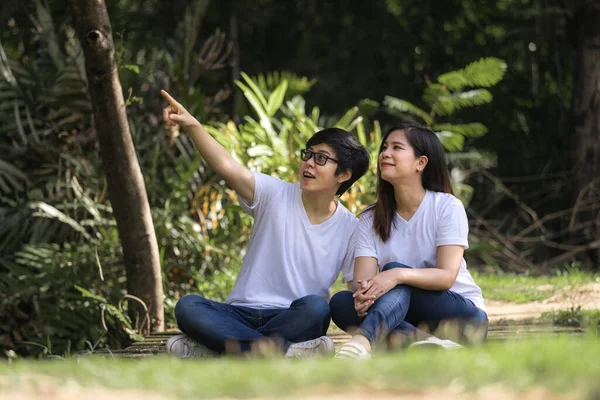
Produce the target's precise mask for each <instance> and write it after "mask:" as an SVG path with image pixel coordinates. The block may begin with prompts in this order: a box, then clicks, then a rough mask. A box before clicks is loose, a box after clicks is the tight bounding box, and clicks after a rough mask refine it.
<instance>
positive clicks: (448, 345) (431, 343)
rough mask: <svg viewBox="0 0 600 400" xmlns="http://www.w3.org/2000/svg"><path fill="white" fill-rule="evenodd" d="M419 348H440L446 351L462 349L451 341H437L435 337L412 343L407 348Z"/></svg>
mask: <svg viewBox="0 0 600 400" xmlns="http://www.w3.org/2000/svg"><path fill="white" fill-rule="evenodd" d="M421 346H425V347H442V348H444V349H448V350H453V349H462V348H464V346H461V345H460V344H458V343H455V342H453V341H452V340H446V339H439V338H436V337H435V336H429V337H428V338H427V339H425V340H419V341H418V342H414V343H413V344H411V345H410V346H408V348H409V349H410V348H415V347H421Z"/></svg>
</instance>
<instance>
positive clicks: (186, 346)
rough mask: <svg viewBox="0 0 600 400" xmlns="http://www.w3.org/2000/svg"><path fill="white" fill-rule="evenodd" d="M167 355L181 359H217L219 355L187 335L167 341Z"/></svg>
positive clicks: (177, 336)
mask: <svg viewBox="0 0 600 400" xmlns="http://www.w3.org/2000/svg"><path fill="white" fill-rule="evenodd" d="M166 346H167V353H168V354H173V355H174V356H177V357H179V358H191V357H216V356H218V355H219V354H218V353H217V352H216V351H214V350H211V349H209V348H208V347H206V346H205V345H203V344H200V343H198V342H196V341H194V340H193V339H192V338H190V337H189V336H187V335H176V336H173V337H172V338H170V339H169V340H167V344H166Z"/></svg>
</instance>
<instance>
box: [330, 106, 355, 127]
mask: <svg viewBox="0 0 600 400" xmlns="http://www.w3.org/2000/svg"><path fill="white" fill-rule="evenodd" d="M357 114H358V107H352V108H351V109H349V110H348V111H346V113H345V114H344V116H343V117H342V118H340V119H339V120H338V121H337V122H336V123H335V124H334V125H333V126H334V127H336V128H340V129H345V130H352V128H351V127H350V125H351V124H352V123H353V120H354V117H356V115H357Z"/></svg>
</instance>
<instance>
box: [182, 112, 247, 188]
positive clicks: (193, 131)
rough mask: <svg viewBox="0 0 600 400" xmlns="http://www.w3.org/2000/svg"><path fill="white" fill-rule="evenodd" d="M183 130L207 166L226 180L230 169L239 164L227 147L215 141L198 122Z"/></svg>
mask: <svg viewBox="0 0 600 400" xmlns="http://www.w3.org/2000/svg"><path fill="white" fill-rule="evenodd" d="M184 131H185V133H186V135H188V136H189V138H190V139H192V142H194V146H196V149H197V150H198V152H199V153H200V155H201V156H202V158H203V159H204V160H205V161H206V163H207V164H208V166H209V168H210V169H211V170H212V171H214V172H215V173H217V174H218V175H220V176H222V177H223V178H224V179H225V180H227V178H228V175H229V174H231V170H233V169H235V168H236V167H237V166H239V163H238V162H237V161H235V160H234V159H233V157H232V156H231V154H229V152H228V151H227V149H225V147H223V146H222V145H221V143H219V142H217V141H216V140H215V138H213V137H212V136H211V135H210V134H209V133H208V132H207V131H206V129H204V127H203V126H202V124H200V122H198V123H197V124H194V125H190V126H188V127H186V128H185V129H184Z"/></svg>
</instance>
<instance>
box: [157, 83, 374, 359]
mask: <svg viewBox="0 0 600 400" xmlns="http://www.w3.org/2000/svg"><path fill="white" fill-rule="evenodd" d="M161 94H162V95H163V97H164V98H165V99H166V100H167V101H168V103H169V105H168V106H167V107H166V108H165V109H164V110H163V119H164V121H165V123H166V124H167V125H171V126H175V125H179V126H180V127H181V128H183V130H184V132H185V133H186V134H187V135H188V136H189V137H190V138H191V139H192V141H193V142H194V145H195V146H196V148H197V149H198V151H199V153H200V155H201V156H202V157H203V158H204V159H205V161H206V163H207V164H208V166H209V167H210V168H211V169H212V170H213V171H214V172H215V173H216V174H218V175H220V176H221V177H223V179H224V180H225V181H226V182H227V184H228V185H229V186H230V187H231V188H232V189H233V190H234V191H235V192H236V193H237V194H238V198H239V202H240V205H241V206H242V208H243V209H244V211H246V212H247V213H248V214H250V215H251V216H252V217H254V227H253V230H252V235H251V237H250V244H249V245H248V249H247V251H246V254H245V257H244V259H243V262H242V268H241V270H240V273H239V275H238V277H237V280H236V283H235V285H234V287H233V290H232V292H231V293H230V294H229V296H228V297H227V299H226V300H225V302H223V303H220V302H216V301H212V300H209V299H206V298H204V297H202V296H199V295H196V294H188V295H186V296H184V297H182V298H181V299H180V300H179V301H178V302H177V305H176V307H175V318H176V320H177V325H178V327H179V329H180V330H181V331H182V332H183V335H177V336H174V337H172V338H171V339H169V340H168V341H167V352H168V353H171V354H173V355H176V356H179V357H204V356H214V355H219V354H223V353H239V352H242V353H244V352H248V351H251V350H253V349H260V348H265V346H266V347H273V346H275V348H277V349H281V351H282V352H283V353H284V354H285V356H287V357H306V356H315V355H328V354H332V353H333V350H334V346H333V341H332V340H331V338H329V337H327V336H326V332H327V329H328V327H329V323H330V308H329V303H328V299H329V288H330V287H331V285H332V284H333V283H334V282H335V280H336V279H337V277H338V275H339V273H340V271H341V272H342V274H343V276H344V278H345V279H346V280H351V275H352V268H353V263H354V252H353V250H354V248H353V242H352V240H353V237H354V236H353V235H354V232H355V231H356V228H357V227H358V219H357V218H356V217H355V216H354V214H352V213H351V212H350V211H349V210H348V209H346V208H345V207H344V206H343V205H342V204H341V203H340V202H339V201H338V200H337V199H336V196H340V195H342V194H343V193H344V192H345V191H346V190H348V189H349V188H350V186H352V184H353V183H354V182H355V181H356V180H357V179H359V178H360V177H361V176H362V175H364V173H365V172H366V171H367V169H368V165H369V154H368V152H367V150H366V149H365V148H364V147H363V146H362V145H361V144H360V143H359V142H358V140H356V138H354V137H353V136H352V135H351V134H350V133H348V132H346V131H345V130H342V129H337V128H328V129H324V130H321V131H319V132H317V133H315V134H314V135H313V136H312V137H311V138H310V139H309V140H308V142H307V143H306V149H304V150H302V151H301V159H302V162H301V164H300V182H299V183H297V184H291V183H288V182H284V181H282V180H280V179H278V178H276V177H272V176H268V175H265V174H261V173H257V172H251V171H249V170H248V169H247V168H246V167H244V166H243V165H241V164H239V163H238V162H237V161H235V160H234V158H233V157H231V155H230V154H229V153H228V152H227V150H226V149H225V148H224V147H223V146H221V145H220V144H219V143H218V142H217V141H216V140H215V139H214V138H213V137H212V136H210V134H209V133H208V132H207V131H206V130H205V129H204V127H203V126H202V124H201V123H200V122H198V120H197V119H196V118H194V117H193V116H192V115H191V114H190V113H189V112H188V111H187V110H186V109H185V108H184V107H183V106H182V105H181V104H179V103H178V102H177V101H176V100H175V99H173V98H172V97H171V96H170V95H169V94H168V93H167V92H165V91H164V90H163V91H161Z"/></svg>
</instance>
